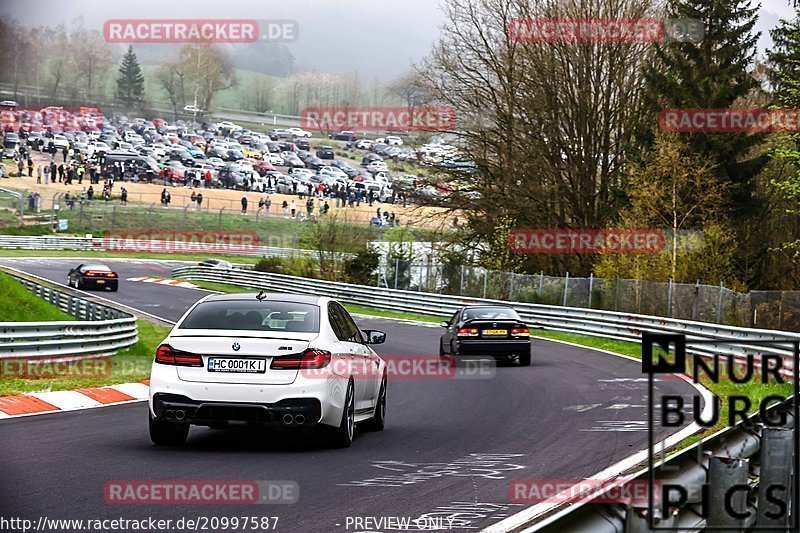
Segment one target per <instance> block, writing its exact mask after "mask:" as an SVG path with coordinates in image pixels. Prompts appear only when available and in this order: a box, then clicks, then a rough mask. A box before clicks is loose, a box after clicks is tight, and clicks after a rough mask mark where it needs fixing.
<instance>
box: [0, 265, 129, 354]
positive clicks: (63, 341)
mask: <svg viewBox="0 0 800 533" xmlns="http://www.w3.org/2000/svg"><path fill="white" fill-rule="evenodd" d="M9 275H11V276H13V277H15V278H16V279H17V280H18V281H19V282H20V283H22V284H23V285H24V286H25V287H27V288H28V290H30V291H31V292H32V293H34V294H35V295H37V296H39V297H40V298H42V299H44V300H47V301H48V302H50V303H52V304H53V305H55V306H57V307H59V308H60V309H61V310H62V311H64V312H65V313H67V314H70V315H72V316H74V317H75V318H77V319H78V320H77V321H74V322H73V321H63V322H62V321H57V322H0V358H15V359H16V358H26V359H65V358H69V359H72V358H77V357H84V356H89V357H92V356H99V355H108V354H111V353H114V352H116V351H117V350H120V349H123V348H127V347H129V346H131V345H133V344H135V343H136V341H138V340H139V332H138V328H137V326H136V317H134V316H133V315H130V314H128V313H125V312H122V311H119V310H118V309H114V308H112V307H107V306H105V305H102V304H98V303H95V302H90V301H88V300H84V299H83V298H78V297H76V296H72V295H71V294H67V293H64V292H62V291H60V290H58V289H54V288H51V287H46V286H44V285H40V284H39V283H36V282H34V281H30V280H28V279H24V278H21V277H18V276H15V275H14V274H9Z"/></svg>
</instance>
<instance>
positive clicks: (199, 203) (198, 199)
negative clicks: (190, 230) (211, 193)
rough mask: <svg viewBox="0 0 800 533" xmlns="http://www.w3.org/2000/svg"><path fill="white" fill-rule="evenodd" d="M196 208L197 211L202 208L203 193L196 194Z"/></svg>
mask: <svg viewBox="0 0 800 533" xmlns="http://www.w3.org/2000/svg"><path fill="white" fill-rule="evenodd" d="M197 210H198V211H202V210H203V193H198V194H197Z"/></svg>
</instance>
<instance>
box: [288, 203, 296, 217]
mask: <svg viewBox="0 0 800 533" xmlns="http://www.w3.org/2000/svg"><path fill="white" fill-rule="evenodd" d="M290 209H291V211H292V218H295V215H297V205H296V204H295V203H294V200H292V204H291V206H290Z"/></svg>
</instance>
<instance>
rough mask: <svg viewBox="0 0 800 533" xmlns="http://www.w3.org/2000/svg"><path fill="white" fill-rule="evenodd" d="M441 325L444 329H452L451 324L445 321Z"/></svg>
mask: <svg viewBox="0 0 800 533" xmlns="http://www.w3.org/2000/svg"><path fill="white" fill-rule="evenodd" d="M439 325H440V326H442V327H443V328H449V327H450V322H448V321H447V320H445V321H444V322H441V323H440V324H439Z"/></svg>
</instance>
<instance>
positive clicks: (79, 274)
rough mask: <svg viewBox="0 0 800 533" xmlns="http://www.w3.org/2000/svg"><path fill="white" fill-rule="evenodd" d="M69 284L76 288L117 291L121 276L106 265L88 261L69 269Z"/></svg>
mask: <svg viewBox="0 0 800 533" xmlns="http://www.w3.org/2000/svg"><path fill="white" fill-rule="evenodd" d="M67 284H68V285H69V286H70V287H75V288H76V289H90V288H91V289H109V290H111V291H115V292H116V290H117V287H118V286H119V276H118V275H117V273H116V272H114V271H113V270H111V269H110V268H108V267H107V266H106V265H101V264H99V263H86V264H83V265H78V266H76V267H75V268H73V269H72V270H70V271H69V274H68V276H67Z"/></svg>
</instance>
